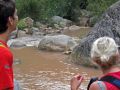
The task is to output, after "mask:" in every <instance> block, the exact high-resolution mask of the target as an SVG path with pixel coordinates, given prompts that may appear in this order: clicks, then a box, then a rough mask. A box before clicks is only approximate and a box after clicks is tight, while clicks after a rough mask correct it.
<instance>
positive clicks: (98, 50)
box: [91, 37, 119, 64]
mask: <svg viewBox="0 0 120 90" xmlns="http://www.w3.org/2000/svg"><path fill="white" fill-rule="evenodd" d="M118 53H119V52H118V45H117V44H116V43H115V41H114V39H112V38H110V37H100V38H98V39H97V40H95V41H94V42H93V45H92V48H91V58H99V59H98V62H101V63H103V64H104V63H107V62H109V61H110V60H111V59H110V58H111V57H112V56H115V55H116V54H118ZM112 62H113V61H112Z"/></svg>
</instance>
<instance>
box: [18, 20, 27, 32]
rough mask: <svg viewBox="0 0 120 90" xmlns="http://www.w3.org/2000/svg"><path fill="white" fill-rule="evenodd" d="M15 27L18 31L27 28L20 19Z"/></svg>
mask: <svg viewBox="0 0 120 90" xmlns="http://www.w3.org/2000/svg"><path fill="white" fill-rule="evenodd" d="M17 27H18V29H19V30H23V29H24V28H26V27H27V25H26V23H25V19H21V20H20V21H19V22H18V24H17Z"/></svg>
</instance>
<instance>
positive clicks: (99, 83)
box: [97, 81, 106, 90]
mask: <svg viewBox="0 0 120 90" xmlns="http://www.w3.org/2000/svg"><path fill="white" fill-rule="evenodd" d="M97 84H98V85H99V87H100V90H106V89H105V87H104V86H103V84H102V83H101V81H97Z"/></svg>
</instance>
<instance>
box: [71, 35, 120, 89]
mask: <svg viewBox="0 0 120 90" xmlns="http://www.w3.org/2000/svg"><path fill="white" fill-rule="evenodd" d="M118 48H119V46H118V45H117V44H116V43H115V41H114V39H113V38H110V37H106V36H105V37H100V38H98V39H97V40H95V41H94V42H93V44H92V48H91V60H92V62H94V63H96V64H97V65H98V66H99V67H100V69H101V71H102V72H103V75H102V76H100V77H99V78H97V79H95V80H93V79H92V80H90V83H89V85H88V88H87V90H120V53H119V49H118ZM82 81H83V76H81V75H80V74H78V75H75V76H74V77H73V78H72V79H71V90H80V89H79V86H80V85H81V83H82Z"/></svg>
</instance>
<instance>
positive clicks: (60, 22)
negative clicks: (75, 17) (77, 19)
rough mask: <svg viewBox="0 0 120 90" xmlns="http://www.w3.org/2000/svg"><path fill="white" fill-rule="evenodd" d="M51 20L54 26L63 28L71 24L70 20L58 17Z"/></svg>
mask: <svg viewBox="0 0 120 90" xmlns="http://www.w3.org/2000/svg"><path fill="white" fill-rule="evenodd" d="M51 20H52V22H53V23H54V24H58V25H59V26H60V27H65V26H69V25H71V24H72V22H71V21H70V20H67V19H64V18H62V17H60V16H53V17H52V18H51Z"/></svg>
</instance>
